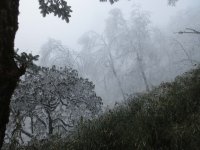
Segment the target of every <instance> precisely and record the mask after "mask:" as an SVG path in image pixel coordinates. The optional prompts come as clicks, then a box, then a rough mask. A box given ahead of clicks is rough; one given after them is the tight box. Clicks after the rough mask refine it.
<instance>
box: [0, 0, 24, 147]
mask: <svg viewBox="0 0 200 150" xmlns="http://www.w3.org/2000/svg"><path fill="white" fill-rule="evenodd" d="M18 9H19V0H1V1H0V149H1V147H2V144H3V140H4V136H5V130H6V124H7V123H8V120H9V105H10V99H11V96H12V94H13V92H14V90H15V88H16V86H17V82H18V80H19V77H20V76H21V75H22V74H23V73H25V69H19V68H18V67H17V65H16V63H15V61H14V39H15V34H16V31H17V29H18V14H19V10H18Z"/></svg>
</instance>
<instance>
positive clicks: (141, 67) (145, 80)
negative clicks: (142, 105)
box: [137, 52, 150, 92]
mask: <svg viewBox="0 0 200 150" xmlns="http://www.w3.org/2000/svg"><path fill="white" fill-rule="evenodd" d="M137 61H138V64H139V69H140V72H141V74H142V79H143V80H144V84H145V87H146V91H147V92H149V91H150V89H149V84H148V82H147V77H146V74H145V72H144V68H143V64H142V58H141V57H140V55H139V53H138V52H137Z"/></svg>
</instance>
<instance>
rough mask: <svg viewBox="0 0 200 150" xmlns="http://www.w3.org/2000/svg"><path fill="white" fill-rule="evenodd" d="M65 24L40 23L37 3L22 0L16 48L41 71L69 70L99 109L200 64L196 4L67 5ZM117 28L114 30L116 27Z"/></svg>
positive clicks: (135, 0)
mask: <svg viewBox="0 0 200 150" xmlns="http://www.w3.org/2000/svg"><path fill="white" fill-rule="evenodd" d="M68 3H69V5H71V6H72V10H73V12H72V14H71V18H70V22H69V23H68V24H67V23H66V22H65V21H63V20H61V19H59V18H57V17H54V16H53V15H50V16H47V17H46V18H43V17H42V15H41V14H40V12H39V9H38V7H39V5H38V3H37V1H31V2H30V1H27V0H21V3H20V16H19V30H18V32H17V37H16V41H15V47H16V48H19V49H20V51H26V52H32V53H33V54H39V55H40V61H39V64H40V65H43V66H49V67H50V66H51V65H57V66H69V67H72V68H74V69H76V70H78V72H79V75H80V76H82V77H84V78H89V80H90V81H92V82H94V84H95V86H96V92H97V94H98V95H99V96H101V97H102V99H103V102H104V105H105V106H106V105H110V106H113V105H114V104H115V103H116V102H121V101H122V100H123V99H126V98H127V97H128V95H130V94H134V93H137V92H145V91H148V90H151V89H153V88H154V87H155V86H157V85H158V84H160V83H161V82H163V81H172V80H173V79H174V78H175V76H177V75H179V74H181V73H183V72H185V71H187V70H188V69H190V68H192V67H194V66H195V65H196V64H197V63H199V60H200V51H199V47H200V37H199V35H191V34H182V35H180V34H178V33H177V32H179V31H183V30H185V28H192V29H197V30H198V29H199V26H200V15H199V14H200V10H199V8H200V1H199V0H190V1H189V0H179V1H178V2H177V3H176V5H175V6H169V5H167V1H165V0H162V1H161V0H151V1H149V0H131V1H126V0H123V1H120V2H117V3H115V4H113V5H110V3H100V2H99V1H98V0H96V1H94V0H85V1H84V3H83V2H80V0H79V1H78V0H69V1H68ZM117 24H118V25H119V26H118V25H117Z"/></svg>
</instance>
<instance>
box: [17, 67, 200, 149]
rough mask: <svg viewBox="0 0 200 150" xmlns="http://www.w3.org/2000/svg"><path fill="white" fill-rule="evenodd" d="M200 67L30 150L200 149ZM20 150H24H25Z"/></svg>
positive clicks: (30, 145)
mask: <svg viewBox="0 0 200 150" xmlns="http://www.w3.org/2000/svg"><path fill="white" fill-rule="evenodd" d="M199 148H200V67H198V68H196V69H193V70H191V71H189V72H186V73H185V74H183V75H181V76H178V77H176V79H175V80H174V82H170V83H169V82H167V83H162V84H161V85H160V86H158V87H156V88H155V89H153V90H152V91H151V92H149V93H143V94H137V95H135V96H130V97H129V99H128V100H127V101H126V102H123V103H122V104H120V105H118V106H116V107H115V108H114V109H113V110H109V111H107V112H106V113H104V115H102V116H101V117H99V118H98V119H95V120H92V121H85V122H80V124H79V126H78V127H77V129H76V131H75V133H74V134H73V135H71V136H69V137H68V138H65V139H63V138H58V137H56V136H55V137H52V138H51V139H49V140H47V141H32V142H31V143H29V146H26V147H24V149H26V150H198V149H199ZM19 149H22V147H20V148H19Z"/></svg>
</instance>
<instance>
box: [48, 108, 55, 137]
mask: <svg viewBox="0 0 200 150" xmlns="http://www.w3.org/2000/svg"><path fill="white" fill-rule="evenodd" d="M47 115H48V121H49V122H48V124H49V131H48V136H51V135H52V134H53V129H54V128H53V120H52V118H51V114H50V112H49V111H47Z"/></svg>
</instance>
